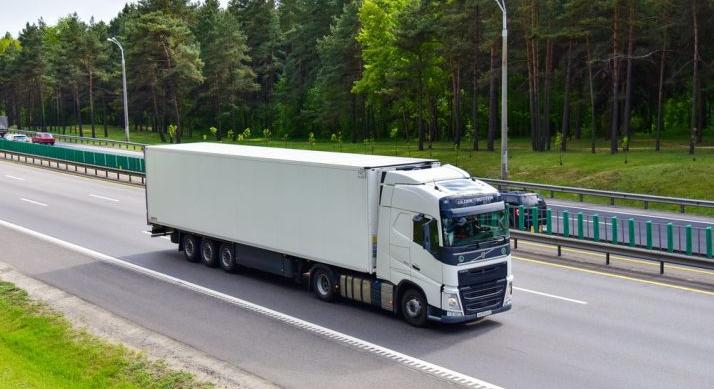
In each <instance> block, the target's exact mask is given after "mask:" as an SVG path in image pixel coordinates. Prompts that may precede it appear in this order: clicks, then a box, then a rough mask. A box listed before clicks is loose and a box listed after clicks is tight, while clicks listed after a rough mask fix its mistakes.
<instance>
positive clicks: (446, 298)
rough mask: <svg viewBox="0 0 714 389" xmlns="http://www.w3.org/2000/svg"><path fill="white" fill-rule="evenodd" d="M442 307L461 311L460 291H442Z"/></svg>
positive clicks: (446, 309)
mask: <svg viewBox="0 0 714 389" xmlns="http://www.w3.org/2000/svg"><path fill="white" fill-rule="evenodd" d="M441 308H442V309H443V310H445V311H456V312H459V313H461V302H460V301H459V294H458V293H450V292H442V293H441Z"/></svg>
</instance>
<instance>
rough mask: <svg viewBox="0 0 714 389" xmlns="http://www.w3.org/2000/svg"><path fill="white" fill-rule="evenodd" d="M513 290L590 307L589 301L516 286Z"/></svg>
mask: <svg viewBox="0 0 714 389" xmlns="http://www.w3.org/2000/svg"><path fill="white" fill-rule="evenodd" d="M513 289H515V290H519V291H521V292H526V293H532V294H537V295H539V296H544V297H550V298H553V299H556V300H563V301H568V302H571V303H575V304H581V305H588V303H587V301H582V300H576V299H571V298H568V297H563V296H557V295H554V294H550V293H544V292H538V291H535V290H530V289H525V288H519V287H517V286H514V287H513Z"/></svg>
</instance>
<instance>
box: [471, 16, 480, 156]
mask: <svg viewBox="0 0 714 389" xmlns="http://www.w3.org/2000/svg"><path fill="white" fill-rule="evenodd" d="M474 24H476V39H475V42H474V47H475V49H474V58H473V60H474V62H473V69H472V70H473V72H472V75H471V76H472V83H473V85H472V91H471V93H472V95H471V127H472V129H473V134H472V136H473V145H472V149H473V150H474V151H478V147H479V145H478V140H479V123H478V79H479V72H478V70H479V67H478V61H479V46H480V45H481V28H480V27H481V15H480V12H479V6H478V5H477V6H476V17H475V18H474Z"/></svg>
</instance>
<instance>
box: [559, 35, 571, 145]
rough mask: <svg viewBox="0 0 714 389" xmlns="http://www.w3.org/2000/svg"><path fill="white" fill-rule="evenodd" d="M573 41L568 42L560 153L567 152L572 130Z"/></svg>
mask: <svg viewBox="0 0 714 389" xmlns="http://www.w3.org/2000/svg"><path fill="white" fill-rule="evenodd" d="M572 51H573V40H572V39H571V40H570V41H569V42H568V54H567V56H568V59H567V63H566V67H565V88H564V90H563V124H562V126H561V128H560V133H561V142H560V151H566V150H567V141H568V132H569V129H570V66H571V63H572V61H571V60H572V57H571V54H572Z"/></svg>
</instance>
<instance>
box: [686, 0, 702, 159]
mask: <svg viewBox="0 0 714 389" xmlns="http://www.w3.org/2000/svg"><path fill="white" fill-rule="evenodd" d="M692 27H693V29H694V58H693V60H692V62H693V64H694V65H693V72H692V118H691V119H692V126H691V134H690V135H689V154H690V155H691V154H694V142H695V140H696V139H697V131H698V130H701V129H697V124H698V123H699V120H698V118H697V117H698V115H699V110H698V109H697V108H698V102H697V100H698V99H697V98H698V97H699V93H700V91H699V21H698V20H697V0H692Z"/></svg>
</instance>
